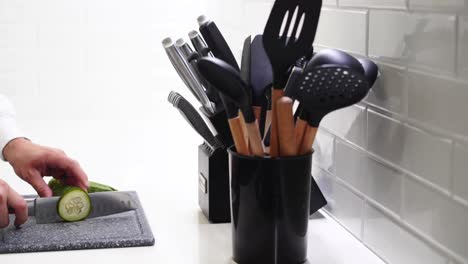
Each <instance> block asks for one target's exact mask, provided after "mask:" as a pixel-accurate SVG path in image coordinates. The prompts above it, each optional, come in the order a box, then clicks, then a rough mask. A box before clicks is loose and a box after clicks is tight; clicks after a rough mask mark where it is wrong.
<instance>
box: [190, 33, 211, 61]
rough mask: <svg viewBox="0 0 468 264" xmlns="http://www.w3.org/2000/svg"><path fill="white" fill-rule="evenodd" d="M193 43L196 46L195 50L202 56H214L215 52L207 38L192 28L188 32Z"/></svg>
mask: <svg viewBox="0 0 468 264" xmlns="http://www.w3.org/2000/svg"><path fill="white" fill-rule="evenodd" d="M188 36H189V38H190V41H191V42H192V45H193V46H194V47H195V50H196V51H197V52H198V53H199V54H200V55H201V56H202V57H213V53H211V50H210V48H209V47H208V45H207V44H206V42H205V40H203V38H202V37H201V36H200V34H198V32H197V31H195V30H192V31H190V32H189V34H188Z"/></svg>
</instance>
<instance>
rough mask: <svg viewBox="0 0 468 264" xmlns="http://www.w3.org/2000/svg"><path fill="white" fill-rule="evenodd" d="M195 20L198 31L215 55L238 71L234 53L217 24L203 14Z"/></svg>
mask: <svg viewBox="0 0 468 264" xmlns="http://www.w3.org/2000/svg"><path fill="white" fill-rule="evenodd" d="M197 21H198V24H199V25H200V33H201V34H202V36H203V38H204V39H205V41H206V43H207V44H208V47H210V50H211V52H213V54H214V55H215V57H216V58H218V59H221V60H223V61H225V62H227V63H228V64H229V65H231V66H232V67H234V68H235V69H236V70H237V71H240V68H239V65H238V64H237V61H236V58H235V57H234V54H232V51H231V48H229V45H228V44H227V42H226V39H224V37H223V34H221V31H219V28H218V26H216V24H215V23H214V22H213V21H210V20H209V19H208V18H207V17H206V16H204V15H201V16H199V17H198V18H197Z"/></svg>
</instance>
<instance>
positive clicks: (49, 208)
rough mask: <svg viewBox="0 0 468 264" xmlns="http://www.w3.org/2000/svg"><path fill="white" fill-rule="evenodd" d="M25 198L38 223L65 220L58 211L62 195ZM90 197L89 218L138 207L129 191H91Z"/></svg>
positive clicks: (29, 212) (31, 214) (29, 211)
mask: <svg viewBox="0 0 468 264" xmlns="http://www.w3.org/2000/svg"><path fill="white" fill-rule="evenodd" d="M24 198H25V200H26V202H27V204H28V215H29V216H34V217H35V218H36V223H37V224H50V223H59V222H63V220H62V218H60V216H59V215H58V213H57V203H58V201H59V199H60V197H58V196H54V197H45V198H41V197H37V196H25V197H24ZM89 198H90V199H91V205H92V209H91V213H90V214H89V216H88V217H87V218H96V217H101V216H107V215H114V214H119V213H123V212H127V211H132V210H135V209H137V204H136V202H135V201H134V200H133V198H132V197H131V195H130V193H129V192H98V193H90V194H89ZM8 213H9V214H14V210H13V209H11V208H8Z"/></svg>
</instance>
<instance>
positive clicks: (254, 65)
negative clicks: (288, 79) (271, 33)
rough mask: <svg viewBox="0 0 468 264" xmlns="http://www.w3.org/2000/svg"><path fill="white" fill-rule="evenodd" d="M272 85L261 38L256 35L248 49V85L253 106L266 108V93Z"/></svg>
mask: <svg viewBox="0 0 468 264" xmlns="http://www.w3.org/2000/svg"><path fill="white" fill-rule="evenodd" d="M272 83H273V71H272V68H271V64H270V60H269V59H268V56H267V54H266V52H265V48H264V47H263V37H262V35H257V36H255V37H254V39H253V40H252V44H251V47H250V84H251V87H252V101H253V105H254V106H260V107H262V108H264V107H267V105H268V102H267V98H266V96H267V91H269V90H270V88H271V85H272Z"/></svg>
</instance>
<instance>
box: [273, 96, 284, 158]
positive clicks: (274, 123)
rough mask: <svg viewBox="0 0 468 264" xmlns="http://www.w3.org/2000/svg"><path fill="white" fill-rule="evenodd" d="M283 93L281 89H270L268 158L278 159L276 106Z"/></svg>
mask: <svg viewBox="0 0 468 264" xmlns="http://www.w3.org/2000/svg"><path fill="white" fill-rule="evenodd" d="M283 95H284V92H283V90H282V89H274V88H273V89H272V90H271V137H270V156H271V157H278V156H279V138H278V126H280V125H282V124H278V115H277V109H276V107H277V105H276V103H277V102H278V100H279V99H280V98H281V97H283Z"/></svg>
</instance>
